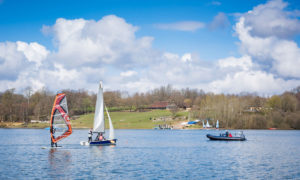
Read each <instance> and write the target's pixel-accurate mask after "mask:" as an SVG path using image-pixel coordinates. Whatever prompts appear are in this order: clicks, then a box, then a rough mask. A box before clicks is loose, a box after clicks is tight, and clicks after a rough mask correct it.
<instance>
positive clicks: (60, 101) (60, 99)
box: [50, 93, 72, 143]
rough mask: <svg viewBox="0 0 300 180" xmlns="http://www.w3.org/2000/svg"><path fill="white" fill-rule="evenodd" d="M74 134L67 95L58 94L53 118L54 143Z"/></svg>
mask: <svg viewBox="0 0 300 180" xmlns="http://www.w3.org/2000/svg"><path fill="white" fill-rule="evenodd" d="M71 134H72V128H71V123H70V119H69V116H68V105H67V97H66V95H65V94H63V93H60V94H57V95H56V97H55V100H54V104H53V108H52V112H51V119H50V135H51V140H52V142H53V143H57V142H58V141H60V140H61V139H63V138H65V137H67V136H69V135H71Z"/></svg>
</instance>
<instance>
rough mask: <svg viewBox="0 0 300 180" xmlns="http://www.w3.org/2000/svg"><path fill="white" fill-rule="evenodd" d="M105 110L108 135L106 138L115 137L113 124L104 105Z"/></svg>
mask: <svg viewBox="0 0 300 180" xmlns="http://www.w3.org/2000/svg"><path fill="white" fill-rule="evenodd" d="M105 110H106V114H107V117H108V122H109V137H108V139H115V132H114V126H113V124H112V121H111V119H110V115H109V113H108V111H107V108H106V106H105Z"/></svg>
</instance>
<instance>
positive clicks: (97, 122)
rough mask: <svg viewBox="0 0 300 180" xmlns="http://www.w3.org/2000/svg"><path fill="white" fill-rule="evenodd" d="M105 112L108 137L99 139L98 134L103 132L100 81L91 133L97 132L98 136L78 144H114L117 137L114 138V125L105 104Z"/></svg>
mask: <svg viewBox="0 0 300 180" xmlns="http://www.w3.org/2000/svg"><path fill="white" fill-rule="evenodd" d="M105 110H106V114H107V117H108V122H109V136H108V139H105V138H104V139H103V140H99V135H101V136H102V134H104V133H105V119H104V100H103V87H102V82H100V83H99V90H98V94H97V102H96V110H95V116H94V126H93V133H97V134H98V136H97V137H96V139H94V140H93V137H92V141H90V142H86V141H81V142H80V144H81V145H83V146H88V145H90V146H103V145H115V144H116V142H117V139H115V137H114V136H115V135H114V127H113V124H112V121H111V118H110V115H109V113H108V110H107V108H106V106H105Z"/></svg>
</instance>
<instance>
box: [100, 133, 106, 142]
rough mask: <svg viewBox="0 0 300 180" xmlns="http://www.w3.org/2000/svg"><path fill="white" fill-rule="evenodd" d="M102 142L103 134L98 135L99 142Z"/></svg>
mask: <svg viewBox="0 0 300 180" xmlns="http://www.w3.org/2000/svg"><path fill="white" fill-rule="evenodd" d="M103 140H105V139H104V137H103V134H102V133H100V135H99V141H103Z"/></svg>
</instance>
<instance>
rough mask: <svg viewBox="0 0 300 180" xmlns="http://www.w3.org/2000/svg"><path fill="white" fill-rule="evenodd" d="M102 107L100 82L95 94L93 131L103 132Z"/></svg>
mask: <svg viewBox="0 0 300 180" xmlns="http://www.w3.org/2000/svg"><path fill="white" fill-rule="evenodd" d="M103 110H104V107H103V87H102V82H101V81H100V84H99V91H98V94H97V102H96V110H95V116H94V128H93V131H94V132H104V128H105V127H104V125H105V124H104V111H103Z"/></svg>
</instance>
